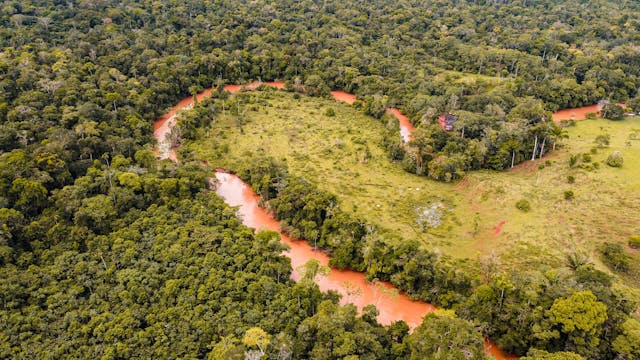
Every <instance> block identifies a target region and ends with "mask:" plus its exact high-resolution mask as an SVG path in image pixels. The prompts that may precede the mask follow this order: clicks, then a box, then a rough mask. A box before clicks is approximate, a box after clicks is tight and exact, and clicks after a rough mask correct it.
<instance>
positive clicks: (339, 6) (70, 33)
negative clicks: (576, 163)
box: [0, 0, 640, 359]
mask: <svg viewBox="0 0 640 360" xmlns="http://www.w3.org/2000/svg"><path fill="white" fill-rule="evenodd" d="M639 13H640V5H639V4H638V2H636V1H631V0H623V1H606V0H599V1H589V2H583V1H577V0H575V1H551V0H538V1H536V0H522V1H501V2H495V1H453V2H441V1H417V0H415V1H412V0H409V1H400V2H388V1H382V0H374V1H293V0H287V1H278V2H265V1H251V2H249V1H210V2H203V1H191V0H187V1H180V2H177V1H148V0H140V1H135V0H125V1H112V0H96V1H75V0H71V1H67V0H65V1H57V0H56V1H44V0H41V1H39V0H27V1H3V2H2V3H0V226H1V227H0V271H1V272H2V276H1V279H0V288H1V289H2V291H0V298H1V301H0V325H1V326H0V340H1V341H0V357H2V358H67V357H79V358H98V357H100V358H105V359H108V358H114V359H115V358H131V357H143V358H151V357H153V358H196V357H198V358H202V357H207V356H208V357H210V358H213V359H222V358H245V357H248V358H252V359H258V358H267V357H268V358H273V359H276V358H278V359H286V358H296V359H298V358H314V359H325V358H335V359H338V358H341V359H345V358H348V359H356V358H363V359H373V358H388V359H395V358H416V359H417V358H420V357H425V356H426V357H429V356H431V355H430V354H434V355H433V356H434V357H435V356H436V355H435V354H436V353H438V355H437V356H442V357H441V358H460V356H461V355H460V354H461V353H462V355H463V356H465V357H467V358H476V359H479V358H483V357H484V356H485V355H484V354H483V352H482V336H488V337H490V338H491V339H492V340H495V341H496V342H497V344H498V345H499V346H500V347H502V348H503V349H505V350H506V351H508V352H513V353H516V354H518V355H524V354H527V353H529V355H530V358H532V359H546V358H549V359H550V358H554V357H553V355H549V354H546V353H547V352H559V351H567V352H572V353H574V356H576V357H577V356H578V355H575V354H580V355H581V356H582V357H584V358H587V359H613V358H619V359H634V358H638V357H639V356H640V348H639V347H638V344H639V343H640V335H639V333H640V330H639V329H640V324H639V323H638V321H637V320H636V319H635V318H632V317H630V314H631V313H632V312H634V311H636V309H637V305H638V304H637V300H636V299H634V298H633V296H631V294H629V293H628V292H627V291H626V289H625V288H623V287H619V286H617V285H616V283H615V282H614V281H613V279H612V278H611V277H610V276H609V275H607V274H606V273H604V272H601V271H599V270H597V269H595V268H593V266H591V265H590V264H588V262H585V260H584V259H582V258H581V257H580V256H579V255H576V256H574V257H573V258H571V259H569V261H568V266H567V267H564V268H558V269H531V270H530V271H527V272H523V273H504V272H501V271H500V269H486V271H485V272H484V273H483V274H467V273H465V272H464V271H463V270H461V269H459V268H458V266H457V264H456V263H455V262H454V261H452V260H450V259H447V258H444V257H441V256H439V255H438V254H436V253H431V252H427V251H425V250H422V249H420V248H419V247H418V245H417V244H416V243H415V242H413V241H411V239H406V242H404V243H403V245H401V246H398V247H397V248H391V247H389V246H388V245H386V243H385V242H383V241H376V239H372V238H368V237H367V232H366V224H362V223H361V222H360V221H359V220H358V219H352V218H350V216H349V215H348V214H345V213H340V212H339V211H336V212H332V213H331V214H329V213H328V212H327V208H328V207H329V205H328V204H329V203H331V202H333V199H334V198H333V197H334V195H333V194H327V193H322V192H321V191H319V190H318V189H317V188H316V187H315V185H313V184H310V183H308V182H305V181H304V179H299V178H296V177H293V176H290V175H287V172H286V168H285V167H283V166H282V165H281V164H279V163H278V162H277V161H276V160H273V159H262V160H261V161H259V162H252V163H247V166H246V168H244V169H236V170H237V171H238V172H239V174H241V175H242V177H243V178H245V179H246V180H247V181H249V182H250V183H251V184H252V185H253V186H254V187H255V188H256V189H257V190H258V192H259V193H260V194H261V195H262V196H263V197H264V198H265V201H267V202H268V203H269V204H268V205H269V206H270V208H271V209H273V210H274V211H275V213H276V215H277V216H278V217H279V218H280V219H283V220H285V221H286V222H287V224H289V225H290V226H291V229H290V231H292V232H295V231H297V232H298V233H299V234H300V235H302V236H305V237H308V238H312V236H311V235H313V234H315V236H314V238H318V239H319V244H320V245H321V246H323V247H324V248H325V249H327V251H330V252H331V253H332V255H333V256H334V258H333V260H332V261H333V265H335V266H337V267H340V268H345V267H348V268H352V269H356V270H360V271H365V272H366V273H367V275H369V276H370V277H371V278H372V279H373V278H379V279H384V280H389V281H391V282H393V283H394V284H396V285H397V286H398V287H399V288H400V289H402V290H404V291H406V292H407V293H409V294H410V295H412V296H415V297H416V298H420V299H423V300H429V301H432V302H434V303H436V304H438V305H442V306H444V307H446V308H450V309H454V310H455V313H456V314H457V315H454V314H452V313H451V312H447V311H444V312H438V313H435V314H431V315H429V316H427V317H426V318H425V322H424V324H423V325H422V326H420V327H418V328H417V329H416V330H415V331H414V332H413V333H412V334H411V335H408V330H409V329H408V327H407V326H406V324H404V323H402V322H398V323H395V324H392V325H390V326H386V327H383V326H381V325H380V324H378V323H377V322H376V320H375V313H376V310H375V308H368V309H367V310H366V311H365V312H363V314H361V315H360V316H358V315H357V314H356V309H355V307H353V306H339V305H338V304H337V301H338V296H337V295H336V294H334V293H328V294H322V293H321V292H320V291H319V290H318V288H317V286H316V285H314V284H313V282H312V280H313V278H314V275H315V274H314V272H313V266H312V265H313V264H311V265H310V267H309V268H310V270H309V272H308V274H306V276H305V279H304V280H303V281H301V282H299V283H294V282H292V281H290V280H289V275H290V273H291V266H290V263H289V261H288V260H287V259H286V258H285V257H283V256H280V255H279V254H280V252H281V251H282V247H281V245H279V243H278V242H277V241H276V239H275V236H274V234H272V233H259V234H257V235H254V234H253V233H252V231H251V230H250V229H248V228H246V227H244V226H242V225H241V223H240V220H238V219H237V218H236V217H235V214H234V210H233V209H231V208H228V207H227V206H226V205H224V203H223V202H222V201H221V200H220V199H219V198H218V197H217V196H216V195H215V194H213V193H212V192H209V191H208V187H209V183H208V180H207V178H208V176H209V175H210V174H208V173H207V172H206V171H205V170H204V169H203V168H202V167H200V165H198V164H197V163H195V162H188V161H186V162H184V163H182V164H179V165H177V164H172V163H170V162H168V161H157V160H156V159H155V156H154V154H153V152H152V151H151V150H152V149H153V148H154V146H155V143H154V140H153V137H152V122H153V120H154V119H156V118H157V117H158V115H160V114H161V113H163V112H164V110H165V109H166V108H168V107H169V106H171V105H173V104H175V103H176V102H177V101H178V100H179V99H180V98H182V97H184V96H187V95H189V94H195V93H197V92H199V91H200V90H202V89H203V88H205V87H209V86H212V85H220V84H224V83H229V82H233V83H243V82H247V81H251V80H257V79H263V80H272V79H283V80H286V81H287V82H288V83H290V84H304V85H306V86H307V87H308V88H309V89H319V90H320V91H318V92H317V95H322V94H324V93H326V91H327V90H329V89H342V90H346V91H350V92H354V93H356V94H357V95H358V96H359V97H360V98H361V99H363V100H364V105H362V106H363V108H364V111H366V112H367V113H369V114H371V115H374V116H377V117H379V116H382V114H383V112H384V111H383V110H384V109H385V108H386V107H387V106H398V107H399V108H401V109H402V110H403V112H405V113H406V114H407V115H408V116H409V117H410V119H411V121H412V122H413V123H414V124H415V125H416V126H417V130H416V132H415V134H414V140H413V141H412V142H410V143H409V144H408V145H407V146H406V147H405V146H401V145H400V140H399V139H395V140H390V141H389V144H387V145H388V147H389V149H390V150H391V151H390V154H391V157H392V158H393V159H395V160H401V161H402V163H403V165H404V166H405V168H406V169H407V170H409V171H412V172H415V173H419V174H424V175H428V176H430V177H432V178H435V179H439V180H452V179H455V178H457V177H460V176H461V175H462V174H463V173H464V171H468V170H473V169H480V168H491V169H504V168H506V167H509V166H510V165H511V164H512V162H520V161H523V160H524V159H527V158H531V157H532V156H533V157H536V156H541V155H542V154H543V153H544V152H545V148H544V146H545V145H541V144H545V142H546V144H548V145H547V148H546V149H547V150H548V148H549V147H550V145H549V144H551V143H552V142H553V141H554V139H556V138H559V137H561V136H562V132H561V129H559V128H557V127H556V126H555V125H553V124H552V123H551V122H550V112H551V111H554V110H557V109H559V108H564V107H571V106H579V105H584V104H591V103H594V102H596V101H598V100H601V99H608V100H611V101H625V102H626V101H631V102H630V103H637V98H636V96H637V93H636V92H637V89H638V86H639V85H640V56H639V53H638V47H637V46H638V41H639V40H640V39H639V37H638V36H639V35H638V34H639V32H638V31H639V30H640V20H638V19H637V15H638V14H639ZM218 96H219V97H224V96H227V95H225V94H219V95H218ZM216 101H218V100H211V102H212V103H211V104H208V105H207V104H204V105H203V106H205V105H206V106H209V107H210V111H209V112H208V116H210V117H215V114H216V112H217V111H220V108H222V109H224V106H225V105H224V104H220V103H219V102H216ZM232 101H233V100H232ZM203 111H204V110H203ZM223 111H224V110H223ZM446 112H452V113H455V114H456V115H457V116H458V117H459V119H458V122H457V123H456V128H455V129H454V130H455V131H452V132H444V131H441V130H440V129H439V128H438V127H437V117H438V115H439V114H441V113H446ZM240 115H241V113H239V114H238V116H240ZM198 121H200V122H198ZM182 125H183V127H184V129H183V135H184V136H185V138H187V139H188V138H189V137H193V136H195V135H194V134H195V132H194V131H193V128H197V127H199V126H202V125H204V120H203V118H201V119H200V120H198V119H196V120H194V122H193V123H192V124H190V126H191V127H192V128H191V129H190V128H189V126H188V125H189V124H186V123H185V124H182ZM276 177H279V178H285V177H286V178H287V186H285V187H275V186H273V185H274V183H273V182H272V181H271V179H274V178H276ZM305 203H312V204H315V205H317V208H315V209H312V208H311V207H309V206H304V204H305ZM301 204H302V205H301ZM346 235H348V236H346ZM337 239H348V240H344V241H337ZM444 334H446V335H449V336H445V335H444ZM433 343H438V344H442V347H433V346H431V345H430V344H433ZM443 354H444V355H443ZM558 356H569V355H567V354H564V355H558Z"/></svg>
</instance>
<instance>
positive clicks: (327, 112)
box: [324, 108, 336, 117]
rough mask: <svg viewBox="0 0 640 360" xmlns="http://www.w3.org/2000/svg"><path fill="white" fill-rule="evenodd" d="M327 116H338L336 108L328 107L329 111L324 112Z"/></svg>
mask: <svg viewBox="0 0 640 360" xmlns="http://www.w3.org/2000/svg"><path fill="white" fill-rule="evenodd" d="M324 114H325V115H326V116H329V117H333V116H336V112H335V110H333V108H328V109H327V111H325V112H324Z"/></svg>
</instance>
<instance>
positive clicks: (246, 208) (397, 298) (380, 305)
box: [154, 82, 516, 360]
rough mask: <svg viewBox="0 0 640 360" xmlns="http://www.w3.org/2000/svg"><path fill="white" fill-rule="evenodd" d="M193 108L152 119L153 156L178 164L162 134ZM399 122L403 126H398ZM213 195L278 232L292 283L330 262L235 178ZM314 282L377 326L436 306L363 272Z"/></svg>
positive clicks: (220, 176)
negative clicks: (373, 311) (370, 312)
mask: <svg viewBox="0 0 640 360" xmlns="http://www.w3.org/2000/svg"><path fill="white" fill-rule="evenodd" d="M264 84H267V85H270V86H273V87H277V88H282V87H284V84H283V83H282V82H269V83H264ZM258 85H260V83H257V82H255V83H250V84H248V85H245V87H244V88H246V89H247V90H252V89H255V88H256V87H257V86H258ZM224 89H225V90H227V91H230V92H238V91H240V90H241V89H242V87H241V86H240V85H226V86H225V87H224ZM210 95H211V89H206V90H205V91H203V92H202V93H200V94H198V95H197V97H198V100H200V99H202V98H204V97H207V96H210ZM332 95H333V97H334V98H335V99H336V100H339V101H344V102H347V103H350V104H353V103H354V102H355V101H356V96H355V95H353V94H349V93H345V92H343V91H332ZM192 105H193V97H192V96H190V97H187V98H185V99H183V100H182V101H180V102H179V103H178V104H177V105H176V106H174V107H173V108H171V109H170V110H169V111H168V112H167V113H166V114H164V115H162V116H161V117H159V118H158V120H156V122H155V123H154V136H155V137H156V139H157V141H158V144H159V146H158V156H159V157H160V158H169V159H171V160H173V161H177V160H178V158H177V155H176V153H175V151H174V150H173V149H171V148H170V147H169V146H168V145H167V141H166V138H165V136H166V134H167V133H168V132H170V130H171V127H172V126H173V125H175V117H176V113H177V112H178V111H179V110H181V109H185V108H189V107H191V106H192ZM387 111H388V112H389V113H391V114H393V115H394V116H395V117H396V118H397V119H398V120H399V123H400V131H401V134H402V138H403V140H404V141H409V140H410V139H411V131H412V130H413V125H411V123H410V122H409V120H408V119H407V117H406V116H404V115H403V114H402V113H401V112H400V111H399V110H398V109H396V108H390V109H388V110H387ZM403 123H404V125H403ZM215 176H216V180H217V185H216V193H217V194H218V195H220V196H221V197H222V198H223V199H224V201H225V202H226V203H227V204H228V205H230V206H237V207H238V214H239V215H240V217H241V218H242V222H243V224H244V225H246V226H248V227H250V228H253V229H255V230H256V231H258V230H261V229H268V230H272V231H277V232H278V233H279V234H280V235H281V238H282V241H283V242H284V243H286V244H288V245H289V247H290V249H289V250H288V251H286V252H285V255H286V256H288V257H289V258H290V259H291V266H292V267H293V269H294V272H293V274H292V278H293V279H294V280H297V279H299V277H300V275H299V274H298V273H297V271H296V270H295V269H296V268H298V267H299V266H301V265H303V264H305V263H306V262H308V261H309V260H311V259H316V260H318V261H319V262H320V263H321V264H322V265H327V264H328V263H329V257H328V256H327V255H326V254H325V253H324V252H322V251H316V250H314V249H313V247H312V246H310V245H309V244H308V243H307V242H306V241H304V240H299V239H291V238H290V237H289V236H287V235H286V234H284V233H283V232H282V231H281V230H280V223H279V222H278V221H277V220H276V219H274V217H273V216H272V215H271V214H270V213H268V212H267V211H266V210H264V209H263V208H261V207H260V206H259V205H258V204H259V197H258V195H256V194H255V192H254V191H253V190H252V189H251V187H250V186H249V185H248V184H246V183H245V182H244V181H242V179H240V178H238V177H237V176H235V175H232V174H229V173H227V172H225V171H222V170H217V171H216V174H215ZM316 283H317V284H318V286H319V287H320V289H321V290H322V291H327V290H335V291H337V292H339V293H340V294H342V300H341V302H342V303H343V304H345V303H352V304H354V305H356V307H357V308H358V310H362V308H363V307H365V306H366V305H369V304H373V305H375V306H376V308H377V309H378V311H379V315H378V321H379V322H380V323H381V324H384V325H389V324H391V323H393V322H394V321H398V320H404V321H405V322H406V323H407V324H408V325H409V327H410V328H411V329H413V328H415V327H416V326H418V325H420V324H421V323H422V318H423V317H424V316H425V315H426V314H428V313H430V312H433V311H435V310H436V307H435V306H433V305H431V304H429V303H426V302H424V301H415V300H411V299H409V297H408V296H406V295H405V294H403V293H402V292H399V291H398V290H397V289H396V288H395V287H394V286H393V285H392V284H390V283H387V282H378V283H370V282H367V281H366V280H365V276H364V274H363V273H360V272H356V271H351V270H338V269H331V272H330V273H329V275H327V276H321V277H319V278H317V279H316ZM485 350H486V352H487V354H491V355H493V356H494V357H495V358H496V359H498V360H502V359H513V358H516V357H515V356H513V355H507V354H504V353H503V352H502V351H501V350H500V349H498V347H497V346H495V345H494V344H493V343H491V342H489V341H485Z"/></svg>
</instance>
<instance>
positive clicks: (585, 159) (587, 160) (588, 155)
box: [582, 153, 591, 163]
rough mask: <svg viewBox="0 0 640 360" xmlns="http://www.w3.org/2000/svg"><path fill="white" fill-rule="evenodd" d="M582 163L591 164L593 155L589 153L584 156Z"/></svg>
mask: <svg viewBox="0 0 640 360" xmlns="http://www.w3.org/2000/svg"><path fill="white" fill-rule="evenodd" d="M582 161H583V162H586V163H588V162H591V155H590V154H587V153H584V154H582Z"/></svg>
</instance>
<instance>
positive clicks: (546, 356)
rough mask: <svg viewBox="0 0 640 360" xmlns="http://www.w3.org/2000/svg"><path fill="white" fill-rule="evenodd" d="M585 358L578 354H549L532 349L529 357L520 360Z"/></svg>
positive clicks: (566, 352) (563, 352)
mask: <svg viewBox="0 0 640 360" xmlns="http://www.w3.org/2000/svg"><path fill="white" fill-rule="evenodd" d="M583 359H584V358H583V357H582V356H580V355H578V354H576V353H572V352H568V351H559V352H554V353H549V352H546V351H544V350H535V349H532V350H530V351H529V352H528V353H527V356H524V357H521V358H520V360H583Z"/></svg>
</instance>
